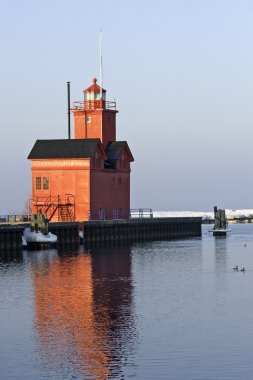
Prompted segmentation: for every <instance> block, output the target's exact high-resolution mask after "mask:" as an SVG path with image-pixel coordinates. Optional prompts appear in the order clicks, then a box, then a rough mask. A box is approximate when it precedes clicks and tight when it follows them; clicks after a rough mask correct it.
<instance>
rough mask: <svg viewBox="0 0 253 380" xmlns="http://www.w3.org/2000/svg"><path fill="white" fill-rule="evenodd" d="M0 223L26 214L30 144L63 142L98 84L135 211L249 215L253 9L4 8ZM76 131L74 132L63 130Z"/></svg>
mask: <svg viewBox="0 0 253 380" xmlns="http://www.w3.org/2000/svg"><path fill="white" fill-rule="evenodd" d="M0 18H1V22H0V33H1V73H2V75H1V86H0V101H1V139H0V141H1V144H0V173H1V179H2V180H1V197H0V214H1V213H5V212H19V211H22V210H23V209H24V204H25V200H26V196H27V194H29V193H31V179H30V177H31V176H30V163H29V161H28V160H27V159H26V157H27V155H28V154H29V152H30V150H31V148H32V146H33V144H34V142H35V140H36V139H50V138H52V139H53V138H66V137H67V115H66V112H67V110H66V106H67V100H66V82H67V81H70V82H71V100H72V101H75V100H81V99H82V90H83V89H85V88H86V87H88V86H89V85H90V83H91V80H92V78H93V77H94V76H97V77H98V76H99V30H100V28H102V29H103V61H104V87H105V88H106V89H107V99H108V100H114V98H115V99H116V102H117V108H118V110H119V114H118V116H117V139H118V140H127V141H128V143H129V146H130V148H131V150H132V153H133V155H134V157H135V162H134V163H133V165H132V186H131V192H132V197H131V199H132V201H131V205H132V207H134V208H136V207H150V208H153V209H154V210H211V209H212V208H213V205H214V204H217V205H218V206H219V207H226V208H232V209H238V208H253V206H252V188H253V177H252V174H251V168H252V165H251V162H252V140H253V136H252V134H253V132H252V121H253V107H252V99H253V49H252V35H253V2H252V1H245V0H241V1H233V0H231V1H225V0H212V1H204V0H203V1H194V0H184V1H183V0H175V1H172V0H163V1H162V0H160V1H159V0H158V1H155V2H154V1H149V0H146V1H142V0H140V1H110V0H107V1H99V0H98V1H96V2H90V1H84V0H83V1H79V0H72V1H68V2H67V1H55V0H51V1H47V0H44V1H40V0H37V1H31V0H30V1H22V2H20V1H8V2H7V1H2V2H1V15H0ZM72 125H73V123H72Z"/></svg>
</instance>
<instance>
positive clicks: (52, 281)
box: [31, 247, 138, 379]
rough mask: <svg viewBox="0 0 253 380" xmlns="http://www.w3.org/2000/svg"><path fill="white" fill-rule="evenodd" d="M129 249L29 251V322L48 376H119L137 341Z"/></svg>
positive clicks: (92, 377)
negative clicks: (32, 308)
mask: <svg viewBox="0 0 253 380" xmlns="http://www.w3.org/2000/svg"><path fill="white" fill-rule="evenodd" d="M129 249H130V248H129V247H117V248H116V247H112V248H111V249H110V250H104V249H96V250H93V251H92V254H91V253H90V252H89V251H84V252H83V253H82V254H78V253H76V254H71V253H69V254H59V253H56V252H54V251H53V250H51V251H48V253H46V252H42V253H41V254H39V255H38V254H37V255H36V254H35V255H33V257H32V265H31V275H32V281H33V285H34V297H35V315H34V324H35V331H36V339H37V344H38V349H39V357H40V361H41V365H42V366H43V372H44V374H45V375H48V376H49V378H50V374H51V375H52V374H54V376H56V374H57V373H59V374H61V375H63V374H64V375H63V376H66V378H82V379H86V378H87V379H106V378H114V376H115V378H120V377H118V376H120V374H121V373H122V370H123V367H124V365H126V364H127V365H129V360H131V359H130V358H131V351H134V345H136V343H137V340H138V339H137V337H136V331H135V315H134V311H133V294H132V293H133V289H132V279H131V255H130V254H129ZM80 375H81V377H80ZM64 378H65V377H64Z"/></svg>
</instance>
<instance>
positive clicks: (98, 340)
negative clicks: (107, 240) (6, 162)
mask: <svg viewBox="0 0 253 380" xmlns="http://www.w3.org/2000/svg"><path fill="white" fill-rule="evenodd" d="M208 228H210V226H204V227H203V236H202V238H201V239H187V240H181V241H162V242H152V243H141V244H133V245H131V246H120V247H113V248H106V249H92V250H89V251H85V250H84V249H82V248H80V249H79V251H78V252H66V251H64V252H57V251H56V250H48V251H40V252H24V253H23V255H22V257H20V258H17V259H16V260H9V261H6V260H3V259H2V260H0V284H1V292H0V378H1V379H4V380H7V379H25V380H30V379H31V380H37V379H38V380H40V379H41V380H42V379H50V380H54V379H61V380H62V379H82V380H83V379H101V380H102V379H145V380H146V379H152V380H154V379H166V380H167V379H171V380H183V379H187V380H207V379H208V380H213V379H222V380H225V379H227V380H233V379H235V380H252V379H253V360H252V358H253V225H251V224H241V225H234V226H232V228H233V231H232V233H231V235H230V236H229V237H227V238H214V237H212V236H211V235H210V234H208ZM245 244H246V246H245ZM236 264H238V265H239V267H241V266H245V268H246V272H245V273H242V272H235V271H233V269H232V268H233V266H234V265H236Z"/></svg>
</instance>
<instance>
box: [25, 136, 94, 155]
mask: <svg viewBox="0 0 253 380" xmlns="http://www.w3.org/2000/svg"><path fill="white" fill-rule="evenodd" d="M99 143H100V139H68V140H37V141H36V143H35V144H34V146H33V148H32V150H31V152H30V154H29V156H28V157H27V158H28V159H36V158H38V159H39V158H89V157H92V155H93V153H94V150H95V149H96V148H97V145H98V144H99Z"/></svg>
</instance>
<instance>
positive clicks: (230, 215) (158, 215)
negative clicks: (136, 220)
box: [153, 209, 253, 219]
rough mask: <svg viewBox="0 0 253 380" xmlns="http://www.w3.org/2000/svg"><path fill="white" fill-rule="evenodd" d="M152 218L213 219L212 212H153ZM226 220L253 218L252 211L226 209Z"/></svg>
mask: <svg viewBox="0 0 253 380" xmlns="http://www.w3.org/2000/svg"><path fill="white" fill-rule="evenodd" d="M153 215H154V218H166V217H167V218H177V217H191V216H194V217H202V218H203V219H213V218H214V215H213V211H153ZM226 216H227V218H228V219H234V218H238V217H249V216H253V209H245V210H235V211H233V210H230V209H226Z"/></svg>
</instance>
